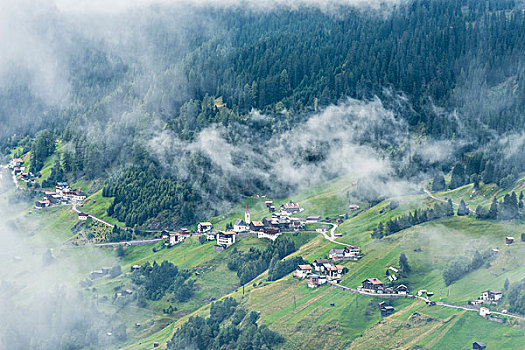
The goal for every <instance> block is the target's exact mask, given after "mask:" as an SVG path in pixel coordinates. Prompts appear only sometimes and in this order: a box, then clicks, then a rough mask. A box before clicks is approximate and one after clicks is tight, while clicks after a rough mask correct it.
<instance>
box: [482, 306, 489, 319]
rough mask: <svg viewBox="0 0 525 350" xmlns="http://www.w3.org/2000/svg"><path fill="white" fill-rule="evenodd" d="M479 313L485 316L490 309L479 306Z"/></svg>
mask: <svg viewBox="0 0 525 350" xmlns="http://www.w3.org/2000/svg"><path fill="white" fill-rule="evenodd" d="M479 315H480V316H482V317H487V316H488V315H490V310H489V309H488V308H486V307H480V308H479Z"/></svg>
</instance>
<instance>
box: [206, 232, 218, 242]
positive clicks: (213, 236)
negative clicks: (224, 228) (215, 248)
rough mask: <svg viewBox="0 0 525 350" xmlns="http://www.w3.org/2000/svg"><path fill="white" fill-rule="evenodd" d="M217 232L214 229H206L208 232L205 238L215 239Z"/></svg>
mask: <svg viewBox="0 0 525 350" xmlns="http://www.w3.org/2000/svg"><path fill="white" fill-rule="evenodd" d="M218 232H220V231H216V230H213V231H208V233H206V240H208V241H215V240H216V239H217V233H218Z"/></svg>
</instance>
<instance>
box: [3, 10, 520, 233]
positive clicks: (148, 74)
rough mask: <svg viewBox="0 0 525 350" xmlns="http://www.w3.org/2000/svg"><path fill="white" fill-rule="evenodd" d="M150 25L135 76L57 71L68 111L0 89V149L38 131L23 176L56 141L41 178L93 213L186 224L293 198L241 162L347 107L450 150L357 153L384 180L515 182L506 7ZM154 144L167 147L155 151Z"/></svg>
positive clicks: (244, 16)
mask: <svg viewBox="0 0 525 350" xmlns="http://www.w3.org/2000/svg"><path fill="white" fill-rule="evenodd" d="M164 13H165V16H164V17H161V18H160V19H159V20H157V21H148V25H146V26H145V29H144V30H143V31H141V33H140V35H141V40H142V41H144V42H147V43H148V45H147V48H148V50H147V54H148V55H150V57H149V58H150V60H145V61H147V62H151V61H154V62H155V64H151V63H145V61H142V60H140V59H130V58H129V56H130V55H129V52H128V51H129V50H131V51H132V50H133V49H136V48H134V47H131V48H130V47H126V50H123V49H122V48H121V47H116V48H113V47H108V45H104V44H100V43H99V42H96V41H95V40H90V39H89V37H88V36H86V37H85V38H84V37H83V38H82V40H77V46H76V47H75V50H71V51H70V52H71V53H70V54H69V56H68V57H67V58H66V61H67V65H66V68H67V70H68V71H69V72H70V74H69V75H68V77H69V78H68V79H69V80H68V84H69V89H70V90H69V95H70V97H69V101H68V103H66V104H64V103H62V104H60V105H56V104H52V105H50V104H49V103H46V101H43V100H41V97H40V98H39V97H38V96H35V95H32V94H31V90H30V89H29V88H28V87H27V86H19V85H16V86H15V85H12V86H8V87H6V88H2V90H1V91H0V94H1V96H0V97H1V98H0V101H2V102H0V103H2V104H3V105H4V104H7V105H6V106H3V107H5V108H0V111H1V113H2V115H1V116H0V117H1V118H2V120H4V119H5V120H6V121H12V120H13V118H16V116H17V115H22V114H23V115H25V116H30V118H32V120H33V123H32V124H31V125H32V127H31V128H25V127H24V126H25V125H26V124H24V122H23V121H24V120H25V118H20V120H19V121H20V122H17V123H14V122H8V123H7V125H8V127H7V128H6V129H5V130H3V131H2V133H3V134H2V135H0V136H1V137H2V138H1V139H0V146H1V149H3V150H6V151H7V150H8V148H9V147H12V146H14V145H16V144H17V143H18V142H20V140H22V139H23V138H24V137H25V136H32V137H33V136H36V131H37V130H39V129H47V130H48V131H46V132H45V133H41V134H39V135H38V137H36V140H35V142H34V143H33V145H32V146H31V150H32V151H33V152H32V153H33V156H32V157H33V158H32V168H33V170H34V171H38V170H39V168H41V166H42V159H43V158H44V157H45V156H46V155H48V154H50V153H52V152H53V150H52V149H50V148H49V147H48V142H47V140H51V137H57V138H60V139H62V140H63V142H64V144H65V147H64V148H63V151H62V153H61V155H60V157H61V160H62V162H61V166H62V169H61V168H60V164H59V165H57V166H56V167H55V169H54V172H53V174H54V177H56V178H57V179H59V178H62V177H63V176H64V174H66V175H67V176H68V177H69V178H71V179H77V178H81V177H85V178H87V179H94V178H98V177H102V176H104V177H108V178H110V180H108V181H107V183H106V185H105V187H104V195H105V196H108V197H113V198H114V201H113V204H112V206H111V207H110V209H109V214H110V215H112V216H114V217H116V218H118V219H119V220H121V221H124V222H126V224H127V225H129V226H135V225H136V226H158V225H159V224H160V225H163V226H164V227H174V226H177V225H186V224H190V223H193V222H194V221H195V220H196V219H200V218H204V217H206V216H209V215H214V214H217V213H218V212H220V210H221V209H223V208H224V206H225V205H226V206H227V205H228V203H232V202H235V201H237V200H239V199H240V198H241V196H242V195H253V194H256V193H272V194H276V195H284V194H286V193H287V192H288V191H290V190H292V189H293V187H292V186H290V185H289V184H286V183H283V182H282V181H281V179H279V178H273V177H272V174H271V172H269V171H268V169H269V168H270V167H271V166H272V164H271V161H270V160H269V159H268V157H266V158H264V159H259V158H255V156H254V155H256V154H261V153H262V150H263V149H265V148H267V146H268V142H271V141H272V140H275V139H276V138H278V137H279V135H285V133H286V132H288V131H290V130H292V129H294V128H295V127H297V126H298V125H301V124H302V123H304V122H305V121H306V120H307V119H308V118H309V116H310V115H312V114H315V113H318V112H319V111H320V110H322V109H323V108H324V107H326V106H328V105H331V104H339V103H341V102H342V101H345V100H346V99H347V98H353V99H357V100H371V99H374V98H379V100H380V101H381V104H382V105H383V106H384V107H385V108H386V109H388V110H389V111H392V113H393V114H394V118H395V119H396V120H399V121H400V122H403V123H404V124H403V125H405V129H404V133H405V134H407V135H408V134H410V135H419V136H422V137H424V138H433V139H437V140H456V141H457V140H461V142H458V143H459V144H460V147H458V149H456V151H455V153H454V155H453V157H448V158H447V159H444V160H439V161H435V162H430V163H429V161H428V160H425V159H422V158H421V157H419V156H418V155H417V152H413V150H412V149H410V148H407V147H406V144H407V143H406V142H403V141H399V142H398V143H395V144H390V145H388V146H386V145H383V144H380V143H377V142H373V141H372V140H371V139H370V140H367V139H364V140H362V143H363V144H368V145H369V146H370V147H373V148H376V149H380V150H386V149H388V150H387V151H386V152H385V153H386V154H387V155H388V157H390V158H391V159H393V160H394V161H395V162H398V161H399V164H398V163H395V164H396V167H395V168H396V169H395V170H396V173H397V174H396V175H399V176H400V177H405V178H409V177H411V176H414V175H415V174H417V173H418V172H419V171H420V170H421V169H426V170H427V169H428V168H429V166H430V168H431V169H433V170H432V171H431V172H433V174H432V175H436V176H441V174H442V173H447V172H449V171H450V170H451V169H452V168H453V169H454V172H453V174H452V175H453V181H452V182H451V183H450V186H451V187H458V186H461V185H462V184H464V183H467V182H469V181H473V182H476V181H478V182H479V181H483V182H485V183H497V184H498V185H502V186H504V185H505V184H507V183H510V182H512V181H513V180H514V179H516V177H517V176H518V174H519V173H520V172H522V171H525V160H524V159H523V157H521V156H520V155H521V154H522V152H523V151H524V147H525V146H524V143H523V141H522V140H521V138H520V135H521V132H522V131H523V130H524V128H525V113H524V110H525V64H524V63H525V61H524V59H525V57H524V56H523V52H525V40H523V38H524V37H525V12H524V11H523V5H522V3H520V2H514V1H503V0H493V1H474V0H470V1H468V0H467V1H459V0H458V1H445V0H433V1H411V2H407V3H403V4H401V5H399V6H396V7H394V8H393V9H391V10H388V11H387V12H386V13H385V12H383V11H381V12H374V11H364V10H361V9H354V8H344V9H340V11H338V12H337V14H334V13H330V12H322V11H319V10H315V9H306V8H304V9H301V10H280V11H268V12H257V11H250V10H235V9H207V10H206V11H200V12H199V11H192V12H191V15H188V16H189V18H190V19H193V20H189V21H188V23H187V25H185V26H182V27H177V26H176V25H175V24H173V23H174V21H170V18H171V17H170V16H174V18H175V17H177V16H180V14H179V15H177V14H176V11H175V10H170V9H166V11H165V12H164ZM149 15H151V14H149ZM157 15H158V14H157V13H156V14H155V16H157ZM145 16H148V14H145ZM155 18H157V17H155ZM63 35H67V33H66V34H61V36H63ZM181 41H184V45H181V44H180V42H181ZM69 45H72V44H69ZM487 52H490V53H491V54H490V55H487V54H486V53H487ZM22 106H23V108H18V107H22ZM254 111H258V112H254ZM15 120H16V119H15ZM38 121H41V123H40V124H39V123H38ZM210 128H211V129H212V130H216V129H213V128H220V130H221V137H222V138H223V139H224V140H225V142H226V143H225V144H211V145H209V147H212V148H228V147H234V148H235V147H239V148H236V149H238V150H239V152H238V153H234V157H233V159H232V160H230V161H231V162H232V164H233V168H237V167H244V168H242V169H243V171H242V174H238V173H235V172H230V173H228V172H227V171H225V169H224V167H221V166H220V164H221V162H223V160H216V159H212V157H211V156H210V155H209V154H207V153H206V152H205V151H203V149H202V148H196V147H195V144H196V143H197V142H201V143H202V141H203V140H202V138H203V136H202V135H201V134H200V133H201V132H202V131H203V130H208V131H209V130H210ZM389 131H390V129H388V126H385V127H384V129H383V130H378V131H377V132H378V134H379V135H388V132H389ZM166 135H176V137H175V139H173V137H172V138H170V139H169V142H167V141H166V138H167V137H166ZM206 135H207V134H206ZM206 137H207V136H204V139H206ZM407 137H409V136H407ZM327 142H329V140H327ZM181 145H182V146H181ZM243 147H244V149H243ZM246 148H249V149H250V152H249V153H247V152H243V151H244V150H245V149H246ZM326 149H327V147H325V145H323V144H314V145H308V146H306V147H304V148H302V149H298V150H297V152H295V153H297V158H296V159H295V160H294V165H296V166H299V165H304V164H306V165H308V164H309V163H316V162H319V161H321V160H323V159H325V158H326V157H327V154H326V153H324V152H325V150H326ZM246 164H249V167H246ZM246 168H247V169H249V171H250V172H248V171H244V169H246ZM438 183H440V182H439V181H438V182H436V184H437V185H436V186H444V185H440V184H438Z"/></svg>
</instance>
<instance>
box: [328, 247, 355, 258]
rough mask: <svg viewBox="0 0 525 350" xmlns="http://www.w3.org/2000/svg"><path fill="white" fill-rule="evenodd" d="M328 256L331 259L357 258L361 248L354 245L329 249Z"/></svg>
mask: <svg viewBox="0 0 525 350" xmlns="http://www.w3.org/2000/svg"><path fill="white" fill-rule="evenodd" d="M328 257H329V258H330V259H333V260H357V259H359V258H360V257H361V249H360V248H359V247H356V246H347V247H345V248H342V249H337V248H334V249H330V251H329V252H328Z"/></svg>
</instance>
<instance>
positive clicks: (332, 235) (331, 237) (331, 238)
mask: <svg viewBox="0 0 525 350" xmlns="http://www.w3.org/2000/svg"><path fill="white" fill-rule="evenodd" d="M320 224H323V225H331V226H332V228H331V229H330V235H328V234H327V233H326V232H321V234H322V235H323V237H324V238H325V239H327V240H329V241H330V242H332V243H335V244H339V245H342V246H345V247H351V246H352V245H351V244H347V243H342V242H338V241H336V237H335V235H334V233H335V229H336V228H337V227H338V226H339V225H337V224H333V223H331V222H320Z"/></svg>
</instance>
